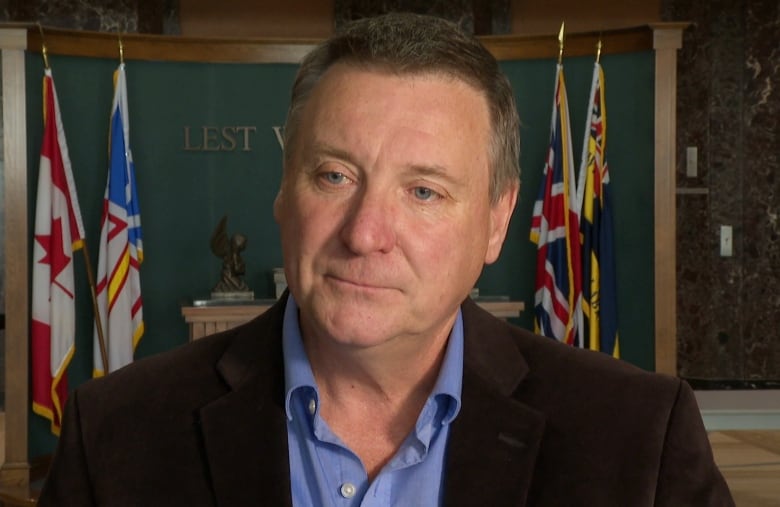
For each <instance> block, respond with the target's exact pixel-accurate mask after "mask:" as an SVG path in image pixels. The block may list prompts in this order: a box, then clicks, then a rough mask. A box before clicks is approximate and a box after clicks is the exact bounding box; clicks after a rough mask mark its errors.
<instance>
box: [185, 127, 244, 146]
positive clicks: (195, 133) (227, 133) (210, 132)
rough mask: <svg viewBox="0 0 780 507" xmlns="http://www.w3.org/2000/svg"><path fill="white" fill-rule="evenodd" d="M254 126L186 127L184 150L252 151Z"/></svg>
mask: <svg viewBox="0 0 780 507" xmlns="http://www.w3.org/2000/svg"><path fill="white" fill-rule="evenodd" d="M252 132H257V127H252V126H240V125H237V126H226V127H216V126H208V125H204V126H202V127H194V128H193V127H190V126H185V127H184V151H236V150H240V151H252V145H251V142H250V141H251V139H250V134H251V133H252Z"/></svg>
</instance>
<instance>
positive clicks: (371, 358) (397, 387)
mask: <svg viewBox="0 0 780 507" xmlns="http://www.w3.org/2000/svg"><path fill="white" fill-rule="evenodd" d="M450 328H451V326H450ZM450 328H447V330H446V332H442V333H440V336H435V337H432V338H430V337H429V338H427V339H426V338H421V337H407V338H396V339H394V340H391V341H389V342H386V343H383V344H381V345H377V346H374V347H355V346H350V345H345V344H341V343H338V342H335V341H333V340H327V339H317V337H315V336H309V335H307V336H306V337H305V338H304V347H305V349H306V353H307V355H308V357H309V362H310V363H311V367H312V371H313V372H314V377H315V379H316V380H317V386H318V388H319V389H320V391H321V394H323V395H325V396H327V398H329V399H330V400H331V402H333V403H336V404H337V405H342V404H348V403H351V402H358V401H361V400H362V401H365V402H370V403H372V404H373V405H374V407H376V404H377V403H380V404H382V405H387V406H388V408H389V407H395V408H396V409H399V408H401V407H402V406H403V405H404V404H405V403H408V402H409V401H411V400H412V399H418V398H421V399H422V400H423V403H424V400H425V399H426V398H427V397H428V395H429V394H430V392H431V390H432V389H433V386H434V384H435V383H436V379H437V377H438V373H439V370H440V368H441V363H442V360H443V357H444V351H445V349H446V345H447V339H448V337H449V329H450Z"/></svg>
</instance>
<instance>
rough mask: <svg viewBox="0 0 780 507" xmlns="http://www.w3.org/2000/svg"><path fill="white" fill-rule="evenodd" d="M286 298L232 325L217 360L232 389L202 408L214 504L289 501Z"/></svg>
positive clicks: (266, 503) (203, 434) (200, 415)
mask: <svg viewBox="0 0 780 507" xmlns="http://www.w3.org/2000/svg"><path fill="white" fill-rule="evenodd" d="M286 300H287V299H286V298H281V299H280V301H279V302H277V303H276V304H275V305H274V306H273V308H272V309H271V310H269V311H268V312H266V313H265V314H264V315H263V316H261V317H259V318H257V319H255V320H253V321H251V322H250V323H248V324H246V325H244V326H240V327H238V328H236V329H235V333H236V334H235V336H234V337H233V339H232V340H231V341H230V344H229V345H228V348H227V349H226V350H225V352H224V354H223V355H222V357H221V358H220V359H219V361H218V362H217V365H216V367H217V371H218V372H219V374H220V375H221V377H222V380H223V381H224V382H225V384H226V385H227V386H228V388H229V389H230V391H229V392H228V393H227V394H225V395H224V396H222V397H220V398H217V399H216V400H214V401H212V402H211V403H209V404H208V405H206V406H204V407H203V408H202V409H201V410H200V413H199V417H200V424H201V428H202V436H203V446H204V448H205V451H206V456H207V463H206V471H205V472H206V473H207V474H209V475H210V476H211V479H212V485H213V492H214V497H215V503H216V504H217V505H252V504H254V505H260V504H263V505H279V506H285V505H286V506H290V505H291V504H292V500H291V498H290V477H289V476H290V466H289V457H288V451H287V437H286V435H287V422H286V417H285V413H284V402H283V395H284V374H283V359H282V341H281V336H282V316H283V315H284V306H285V303H286Z"/></svg>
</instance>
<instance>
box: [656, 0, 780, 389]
mask: <svg viewBox="0 0 780 507" xmlns="http://www.w3.org/2000/svg"><path fill="white" fill-rule="evenodd" d="M779 9H780V2H778V1H777V0H752V1H736V2H735V1H733V0H666V1H665V2H664V3H663V18H664V19H665V20H668V21H671V20H679V21H690V22H691V23H692V25H691V26H690V27H689V28H688V29H687V30H686V32H685V34H684V40H683V49H682V50H681V51H680V54H679V65H678V80H679V81H678V82H679V85H678V107H677V129H678V130H677V132H678V137H677V145H678V155H677V160H678V168H677V184H678V187H679V188H680V191H679V193H678V197H677V207H678V209H677V217H678V219H677V227H678V229H677V240H678V243H677V262H678V294H677V305H678V307H677V308H678V322H677V326H678V350H679V352H678V363H679V373H680V375H681V376H683V377H686V378H689V379H692V380H693V383H694V384H696V385H700V386H702V387H708V386H709V387H777V386H778V385H780V382H778V381H780V331H778V325H777V322H778V320H780V223H778V215H780V160H779V159H780V139H778V118H780V92H779V91H778V86H780V79H779V78H780V45H778V41H779V40H780V10H779ZM689 146H695V147H697V148H698V174H697V175H696V176H695V177H688V176H686V167H685V160H686V156H685V149H686V147H689ZM721 225H730V226H732V228H733V236H734V240H733V255H732V256H731V257H723V256H721V255H720V227H721Z"/></svg>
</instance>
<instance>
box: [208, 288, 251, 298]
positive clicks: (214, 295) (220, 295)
mask: <svg viewBox="0 0 780 507" xmlns="http://www.w3.org/2000/svg"><path fill="white" fill-rule="evenodd" d="M211 299H215V300H217V301H252V300H253V299H255V292H254V291H251V290H244V291H238V292H212V293H211Z"/></svg>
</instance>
